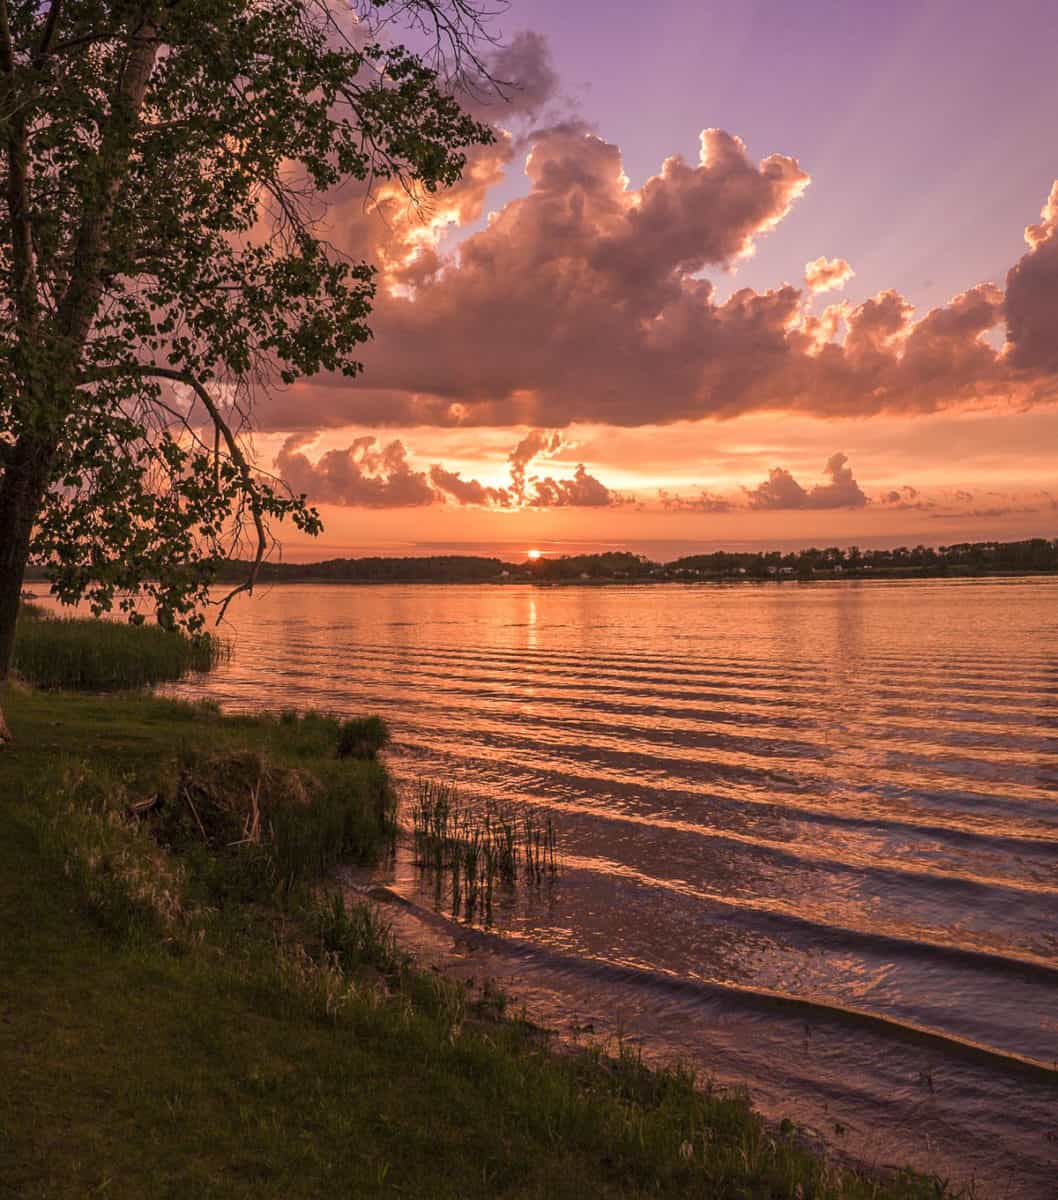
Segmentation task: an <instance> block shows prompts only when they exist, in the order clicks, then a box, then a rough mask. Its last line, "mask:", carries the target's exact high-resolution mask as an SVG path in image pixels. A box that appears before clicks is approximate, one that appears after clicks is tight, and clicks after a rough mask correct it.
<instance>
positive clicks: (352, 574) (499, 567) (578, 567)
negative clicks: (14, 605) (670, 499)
mask: <svg viewBox="0 0 1058 1200" xmlns="http://www.w3.org/2000/svg"><path fill="white" fill-rule="evenodd" d="M252 571H253V566H252V564H251V563H249V562H246V561H242V560H233V561H231V562H227V563H224V564H223V565H221V566H220V568H219V569H218V571H217V574H216V577H215V580H214V582H215V583H217V584H220V585H223V584H225V583H240V582H243V581H244V580H245V579H246V577H247V575H249V574H250V573H251V572H252ZM1054 574H1058V539H1053V540H1048V539H1047V538H1029V539H1027V540H1024V541H1019V542H960V543H958V544H955V545H951V546H938V547H932V546H922V545H919V546H914V547H908V546H895V547H891V548H888V549H873V548H868V549H861V548H860V547H858V546H849V547H847V548H843V547H839V546H828V547H825V548H822V549H820V548H817V547H812V548H810V549H806V550H798V551H788V552H785V553H784V552H783V551H781V550H768V551H757V552H752V551H725V550H716V551H712V552H710V553H707V554H692V555H687V556H685V557H683V558H677V559H675V560H673V561H672V562H665V563H661V562H654V561H652V560H650V559H648V558H646V557H644V556H643V555H639V554H632V553H630V552H629V551H607V552H604V553H601V554H574V555H561V556H557V557H553V558H552V557H548V556H546V555H544V554H542V553H541V552H540V551H529V555H528V557H527V558H526V559H525V561H524V562H507V561H505V560H503V559H501V558H495V557H486V556H484V555H469V554H438V555H421V556H410V557H384V556H373V557H365V558H334V559H327V560H324V561H320V562H307V563H284V562H264V563H262V564H261V565H260V567H259V568H258V569H257V571H256V582H258V583H261V584H265V583H346V584H382V583H391V584H392V583H409V584H410V583H430V584H437V583H458V584H489V585H491V586H501V587H502V586H503V585H504V584H511V583H531V584H534V585H536V586H540V587H554V586H570V585H574V586H576V585H587V586H595V587H598V586H605V585H608V584H620V585H626V584H666V583H785V582H799V583H809V582H816V581H820V580H827V581H834V580H844V579H855V580H867V579H889V580H892V579H974V578H992V577H1017V576H1030V575H1031V576H1035V575H1054ZM46 579H47V573H46V569H45V568H44V567H41V566H38V567H35V568H34V569H32V570H31V571H29V572H27V574H26V582H27V583H34V582H38V581H46Z"/></svg>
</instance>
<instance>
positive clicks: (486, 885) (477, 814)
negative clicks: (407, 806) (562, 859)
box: [411, 779, 558, 919]
mask: <svg viewBox="0 0 1058 1200" xmlns="http://www.w3.org/2000/svg"><path fill="white" fill-rule="evenodd" d="M411 817H412V839H413V844H414V849H415V858H416V862H417V864H418V865H419V866H420V867H422V868H424V869H426V870H431V871H433V872H434V873H435V875H436V877H437V880H438V883H439V884H440V883H441V882H442V881H446V882H447V886H448V887H449V889H450V891H451V900H452V908H453V910H454V911H459V910H460V909H462V910H463V912H464V915H465V916H466V917H467V918H468V919H469V918H471V917H473V916H474V915H475V913H480V914H481V915H483V916H484V917H485V918H486V919H488V917H489V916H490V914H491V911H492V904H493V896H494V893H495V890H496V887H497V885H500V884H503V885H506V886H508V887H513V886H514V885H515V884H516V883H517V882H518V880H519V879H521V880H523V881H525V882H527V883H529V884H540V883H542V882H543V881H544V879H545V878H548V877H551V876H554V875H555V874H557V872H558V838H557V833H556V830H555V826H554V823H553V822H552V820H551V817H550V816H548V817H547V818H546V819H545V820H544V821H541V820H540V818H539V817H538V816H537V815H536V814H535V813H534V812H532V811H531V810H529V809H524V810H518V809H516V808H515V807H514V806H512V805H507V804H502V803H500V802H498V801H495V800H491V799H490V800H488V801H486V802H485V803H483V804H471V803H469V802H467V801H466V800H465V799H464V798H463V797H462V796H461V795H460V794H459V793H458V792H457V790H456V789H455V788H454V787H452V786H451V785H450V784H447V783H443V782H439V781H437V780H433V779H420V780H419V781H418V782H417V783H416V784H415V786H414V790H413V792H412V796H411Z"/></svg>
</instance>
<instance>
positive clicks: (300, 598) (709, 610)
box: [170, 578, 1058, 1200]
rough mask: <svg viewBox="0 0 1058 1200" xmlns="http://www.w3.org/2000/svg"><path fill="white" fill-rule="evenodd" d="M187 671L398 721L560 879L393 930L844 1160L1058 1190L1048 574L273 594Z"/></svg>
mask: <svg viewBox="0 0 1058 1200" xmlns="http://www.w3.org/2000/svg"><path fill="white" fill-rule="evenodd" d="M230 622H231V628H230V634H231V636H232V638H233V641H234V648H235V652H234V656H233V658H232V661H231V662H230V664H228V665H226V666H224V667H222V668H221V669H220V670H219V671H217V672H216V674H215V675H213V676H211V677H209V678H206V679H202V680H195V681H191V682H188V683H186V684H182V685H180V686H179V687H177V688H175V689H170V690H171V691H174V692H176V693H177V694H182V695H196V696H197V695H205V696H209V697H212V698H214V699H216V700H218V701H219V702H220V703H221V704H222V705H223V706H224V707H225V708H229V709H233V710H234V709H255V708H266V709H280V708H283V707H299V708H305V707H315V708H319V709H323V710H327V711H331V712H335V713H339V714H360V713H368V712H377V713H380V714H382V715H383V716H385V717H386V719H387V720H388V721H389V722H390V724H391V727H392V730H393V734H394V739H395V745H394V748H393V750H392V752H391V754H390V756H389V758H390V762H391V765H392V768H393V770H394V773H395V774H396V776H397V777H398V779H404V780H413V779H415V778H417V777H420V776H429V777H434V778H438V779H445V780H451V781H454V782H455V783H456V784H457V785H458V786H459V787H460V788H461V789H462V790H463V791H464V793H465V794H466V796H467V797H469V798H473V799H485V798H489V797H492V798H497V799H504V800H507V801H510V802H513V803H516V804H518V805H525V806H532V807H533V808H534V809H535V810H537V811H538V812H539V813H540V814H541V815H543V816H547V815H550V816H551V817H552V818H553V819H554V821H555V823H556V825H557V827H558V830H559V837H560V850H561V870H560V872H559V874H558V876H557V878H556V879H555V880H554V881H548V882H545V884H543V885H542V886H540V887H538V888H529V889H526V888H518V889H516V890H515V891H514V892H513V893H512V894H511V895H509V896H507V897H506V898H501V900H500V902H498V903H497V904H496V906H495V907H494V911H493V913H492V919H491V921H489V922H487V923H486V922H484V921H482V920H481V919H475V920H471V921H463V920H460V919H459V918H458V916H457V917H455V918H453V916H452V914H451V911H450V908H449V907H448V906H446V903H445V901H444V898H443V897H438V896H437V895H436V893H435V891H434V889H433V887H432V885H431V883H430V881H429V880H427V879H425V878H424V877H423V876H422V875H421V873H420V872H419V871H418V870H417V868H416V867H415V866H414V864H413V863H412V861H411V855H410V853H409V851H408V849H407V848H406V847H405V848H404V849H402V850H401V851H400V852H399V853H398V855H397V857H396V859H395V861H394V862H393V863H392V864H388V865H387V866H385V867H384V868H381V869H379V870H378V871H377V872H375V876H374V877H375V879H376V881H381V882H383V883H385V884H387V885H388V886H390V887H391V888H392V889H393V890H395V891H396V892H397V893H399V894H400V895H401V896H403V897H404V898H405V899H406V900H407V901H408V902H409V906H408V907H406V908H405V907H395V910H394V911H395V915H396V919H397V920H398V924H399V926H400V928H401V929H402V931H403V932H404V933H405V934H406V935H407V936H411V937H413V938H415V939H417V940H418V941H419V942H420V944H421V946H422V949H423V952H424V953H426V954H434V955H435V956H438V957H440V958H441V959H443V960H444V961H445V962H446V963H447V964H448V965H450V966H453V967H455V968H456V969H459V970H461V971H462V972H463V973H464V974H466V975H474V976H475V977H478V978H481V977H484V976H486V975H487V976H490V977H492V978H495V979H497V980H498V981H499V982H500V983H501V984H502V985H503V986H504V987H505V988H508V989H509V990H510V991H511V992H512V993H513V994H514V995H515V996H516V997H517V999H518V1002H519V1003H525V1004H526V1006H527V1008H528V1009H529V1011H530V1012H531V1013H532V1014H533V1015H536V1016H539V1017H540V1018H541V1019H543V1020H545V1021H546V1022H547V1023H549V1024H551V1025H554V1026H556V1027H558V1028H559V1029H561V1030H563V1031H564V1032H565V1033H566V1034H567V1035H569V1036H580V1037H585V1036H589V1035H590V1034H591V1033H594V1034H595V1035H596V1036H605V1035H611V1034H614V1033H615V1032H616V1033H620V1034H621V1036H624V1037H628V1038H630V1039H632V1040H633V1041H634V1042H635V1043H636V1044H639V1045H641V1046H642V1047H643V1048H644V1052H645V1053H647V1054H648V1055H649V1056H650V1057H652V1058H655V1059H662V1060H663V1059H666V1058H672V1057H679V1058H681V1059H683V1060H686V1061H690V1062H691V1063H693V1064H694V1065H695V1066H697V1067H698V1068H699V1069H701V1070H702V1071H703V1072H706V1073H708V1074H711V1075H712V1076H714V1077H715V1078H716V1079H717V1080H719V1081H721V1082H724V1083H733V1082H738V1081H742V1082H745V1083H746V1084H747V1085H748V1086H749V1088H750V1089H751V1092H752V1094H753V1097H754V1099H755V1101H756V1102H757V1103H758V1105H759V1106H760V1107H761V1109H762V1110H763V1111H764V1112H765V1113H766V1114H768V1115H769V1116H770V1117H773V1118H775V1119H778V1118H780V1117H781V1116H783V1115H787V1114H788V1115H790V1116H791V1117H793V1118H794V1119H795V1120H797V1121H798V1122H799V1123H803V1124H805V1125H807V1126H808V1127H809V1128H810V1129H812V1130H815V1131H817V1132H818V1133H819V1135H820V1136H822V1137H824V1138H825V1139H826V1140H827V1142H828V1143H829V1144H830V1145H832V1146H833V1147H835V1148H836V1151H837V1152H841V1151H845V1152H847V1153H849V1154H852V1155H855V1156H858V1157H860V1158H864V1159H867V1160H869V1161H872V1162H882V1163H887V1162H896V1161H910V1162H913V1163H914V1164H915V1165H917V1166H919V1167H922V1168H927V1169H935V1170H938V1171H940V1172H941V1173H943V1174H946V1175H950V1176H952V1177H953V1178H956V1179H961V1180H966V1179H969V1178H970V1177H975V1178H976V1179H977V1180H978V1181H979V1187H980V1193H979V1194H982V1195H986V1196H1010V1197H1021V1196H1024V1197H1030V1198H1033V1200H1035V1198H1036V1197H1051V1196H1055V1195H1058V1190H1056V1185H1055V1182H1054V1181H1055V1179H1058V1073H1056V1071H1055V1062H1056V1059H1058V581H1056V580H1053V579H1039V578H1025V579H1003V580H1000V579H988V580H951V581H947V580H924V581H915V582H899V583H884V582H873V581H872V582H860V583H856V582H852V581H849V582H835V583H814V584H807V585H800V584H797V583H783V584H775V583H772V584H765V585H756V586H755V585H745V584H743V585H730V586H722V585H716V586H714V585H697V586H695V585H691V586H658V587H619V586H614V587H567V588H534V587H531V586H528V585H525V586H522V585H517V586H508V587H480V588H471V587H454V586H447V587H446V586H436V587H434V586H403V587H401V586H379V587H343V586H340V585H338V586H326V585H297V586H285V587H281V586H276V587H272V588H268V589H265V590H262V591H260V592H259V593H258V594H257V595H255V596H254V597H253V598H252V599H251V600H246V599H240V600H239V601H238V602H237V603H236V604H235V605H233V607H232V609H231V610H230Z"/></svg>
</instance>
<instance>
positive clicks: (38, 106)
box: [0, 0, 492, 736]
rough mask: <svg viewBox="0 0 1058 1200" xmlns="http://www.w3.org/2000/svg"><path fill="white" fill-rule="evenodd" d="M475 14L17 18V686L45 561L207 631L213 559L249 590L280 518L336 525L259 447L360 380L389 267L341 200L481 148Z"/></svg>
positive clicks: (362, 4) (100, 594) (18, 6)
mask: <svg viewBox="0 0 1058 1200" xmlns="http://www.w3.org/2000/svg"><path fill="white" fill-rule="evenodd" d="M475 2H476V0H357V4H355V5H354V11H352V12H350V11H349V10H348V9H345V8H343V9H341V10H339V9H338V8H337V7H334V8H332V7H331V6H330V4H329V0H125V2H122V0H47V2H45V3H42V2H41V0H0V142H2V151H0V153H2V155H3V166H4V173H5V179H4V181H3V182H4V187H3V195H2V198H0V226H2V228H0V287H2V290H0V347H2V353H0V471H2V475H0V680H3V679H4V678H5V677H6V676H7V674H8V671H9V668H10V662H11V653H12V647H13V642H14V633H15V620H16V616H17V611H18V606H19V598H20V592H21V587H22V582H23V578H24V572H25V567H26V564H27V561H34V562H43V563H46V564H47V566H48V570H49V578H50V580H51V584H52V588H53V590H54V591H55V592H56V593H57V594H58V595H59V596H60V597H61V598H62V599H64V600H67V601H72V600H76V599H81V598H86V599H88V600H89V601H90V602H91V604H92V606H93V608H94V609H95V610H96V611H97V612H101V611H105V610H108V609H110V608H112V607H114V606H115V605H117V606H118V607H119V608H122V609H124V610H125V611H126V612H127V613H128V614H129V616H130V619H133V620H136V619H139V616H138V613H137V610H136V597H137V596H138V597H140V598H142V597H143V596H144V595H146V596H147V597H149V598H150V600H152V601H153V603H154V605H155V607H156V610H157V612H158V615H159V619H160V620H161V621H162V622H164V623H168V624H173V625H176V624H180V625H183V626H185V627H187V628H188V629H190V630H191V631H192V632H195V631H199V630H201V628H202V624H203V619H204V618H203V613H202V607H203V604H204V602H205V601H206V599H207V588H208V585H209V582H210V580H211V579H212V578H213V577H214V575H215V573H216V570H217V568H218V566H219V564H220V563H221V562H223V561H224V560H226V559H227V558H228V557H229V556H230V555H232V554H234V553H235V552H236V551H237V550H239V549H240V548H241V549H242V550H243V551H244V552H245V551H247V550H248V551H249V553H248V555H247V557H249V558H250V559H251V561H252V563H253V564H254V566H253V567H252V568H251V571H250V574H249V575H248V577H247V578H246V579H245V580H244V581H243V582H242V584H241V585H240V586H239V588H237V589H236V590H241V589H245V588H248V587H252V584H253V579H254V570H255V569H256V565H257V564H259V563H260V562H261V561H262V558H263V557H264V555H265V553H266V551H267V548H268V546H269V539H270V536H271V535H270V532H269V530H270V523H271V522H275V521H281V520H284V519H289V520H291V521H293V522H294V524H295V525H296V526H298V527H300V528H301V529H304V530H308V531H309V532H315V531H318V529H319V528H320V524H319V517H318V515H317V513H316V512H315V511H314V510H313V509H312V508H311V507H309V505H308V504H307V502H306V499H305V497H304V496H295V495H291V494H290V493H289V492H288V491H286V490H285V489H284V487H283V486H282V484H281V482H280V481H278V480H276V479H274V478H271V477H269V476H268V475H267V474H266V473H265V472H263V471H262V470H260V469H259V468H258V466H257V464H256V463H255V461H254V459H253V456H252V453H251V450H250V448H249V444H248V443H247V442H246V441H245V440H244V438H243V436H242V434H243V433H244V432H245V430H246V428H247V421H248V417H249V415H250V412H251V410H252V405H253V401H254V397H255V396H257V395H259V394H260V392H261V390H262V389H267V388H269V387H271V386H275V385H289V384H290V383H292V382H293V381H294V380H296V379H298V378H301V377H305V376H310V375H312V374H314V373H316V372H319V371H323V370H326V371H331V372H341V373H343V374H345V375H348V376H351V375H354V374H355V373H356V372H357V371H358V370H359V364H358V362H357V361H356V357H355V354H356V349H357V347H358V346H359V345H360V344H361V343H362V342H364V341H365V340H366V339H367V338H368V336H369V329H368V326H367V324H366V318H367V316H368V313H369V311H370V307H371V301H372V297H373V294H374V273H373V268H372V267H371V266H370V265H369V264H367V263H363V262H358V261H355V260H353V259H351V258H349V257H347V256H345V255H343V254H341V253H339V252H338V251H337V250H336V249H335V248H334V247H333V246H332V245H330V244H329V243H328V242H327V241H326V240H325V239H324V237H323V236H322V233H321V229H320V218H321V217H322V215H323V213H324V211H325V209H326V204H327V197H328V195H329V194H330V193H332V192H333V190H334V189H336V188H338V187H339V186H341V185H342V184H344V183H347V182H348V181H356V182H354V186H355V185H357V183H358V184H359V186H369V185H370V182H371V181H372V180H373V179H379V178H388V179H398V180H400V181H401V182H402V183H403V184H404V185H405V186H406V187H407V188H408V189H409V192H411V193H413V194H421V193H422V192H426V193H429V192H431V191H433V190H435V189H437V188H438V187H441V186H444V185H446V184H450V183H452V182H454V181H455V180H456V179H457V178H458V176H459V173H460V171H461V169H462V166H463V162H464V154H465V151H466V149H467V147H469V146H471V145H474V144H479V143H484V142H487V141H489V140H490V139H491V136H492V135H491V132H490V130H489V129H488V127H487V126H484V125H482V124H481V123H479V122H478V121H476V120H474V119H472V118H471V117H470V116H468V115H467V114H466V113H465V112H464V111H463V110H462V109H461V108H460V106H459V103H458V101H457V100H456V99H455V98H454V97H453V94H452V89H451V87H450V86H449V84H448V83H447V82H446V79H445V77H444V76H443V74H442V68H443V67H445V66H446V65H448V66H451V65H452V64H453V63H455V66H456V67H458V65H459V59H460V57H461V56H463V58H464V60H465V57H466V55H468V54H469V56H470V59H471V62H472V63H473V64H474V66H475V71H474V74H475V75H477V77H478V78H480V74H479V72H478V71H477V68H478V67H480V64H479V63H477V60H476V59H475V58H474V45H475V42H476V39H477V38H478V37H479V36H480V34H481V29H480V25H479V13H478V11H477V10H476V9H475V8H474V3H475ZM394 22H397V24H399V25H401V26H402V27H403V28H404V30H405V31H407V32H406V33H405V35H404V36H406V37H407V38H408V39H409V40H414V41H415V42H416V44H417V45H419V46H420V47H422V49H420V50H418V51H415V50H411V49H407V48H405V47H403V46H401V45H399V44H396V41H395V39H394V36H393V33H392V30H393V28H394V27H395V26H394ZM230 598H231V594H229V596H228V597H227V599H230ZM2 732H3V731H2V716H0V736H2Z"/></svg>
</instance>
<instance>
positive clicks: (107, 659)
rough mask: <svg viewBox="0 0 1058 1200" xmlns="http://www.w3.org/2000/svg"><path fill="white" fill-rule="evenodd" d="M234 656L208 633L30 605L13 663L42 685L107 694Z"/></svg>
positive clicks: (22, 619)
mask: <svg viewBox="0 0 1058 1200" xmlns="http://www.w3.org/2000/svg"><path fill="white" fill-rule="evenodd" d="M228 654H229V650H228V646H227V644H226V643H225V642H224V641H223V640H221V639H218V638H214V637H211V636H210V635H208V634H203V635H201V636H200V637H194V638H192V637H188V636H187V635H186V634H184V633H180V632H177V631H169V630H165V629H162V628H160V627H159V626H157V625H123V624H121V623H119V622H117V621H101V620H96V619H94V618H66V617H63V618H58V617H51V616H48V615H47V614H45V613H44V610H43V609H41V608H39V607H38V606H36V605H26V604H24V605H23V606H22V609H21V611H20V613H19V619H18V625H17V628H16V633H15V650H14V656H13V659H12V666H13V668H14V670H15V672H16V673H17V674H18V675H19V676H20V677H21V678H22V679H25V680H26V681H27V682H28V683H34V684H36V685H37V686H38V687H43V688H68V689H75V690H82V691H93V692H102V691H114V690H120V689H124V688H138V687H147V686H149V685H151V684H155V683H166V682H171V681H173V680H177V679H181V678H183V676H185V675H188V674H190V673H192V672H194V671H210V670H212V669H213V668H214V667H215V666H217V664H218V663H220V662H221V661H223V660H224V659H225V658H226V657H227V656H228Z"/></svg>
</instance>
